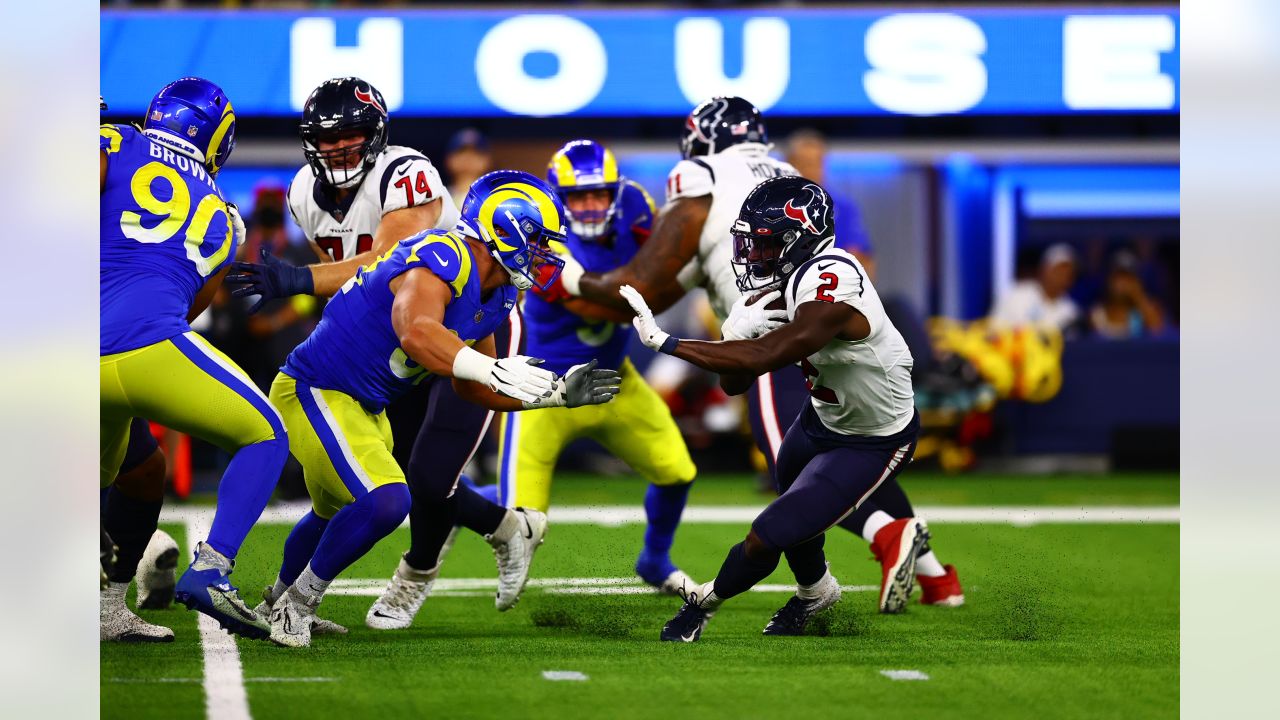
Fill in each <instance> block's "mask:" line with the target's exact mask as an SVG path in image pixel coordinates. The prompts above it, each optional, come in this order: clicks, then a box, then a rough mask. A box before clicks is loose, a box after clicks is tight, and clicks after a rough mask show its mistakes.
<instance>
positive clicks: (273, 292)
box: [226, 247, 316, 313]
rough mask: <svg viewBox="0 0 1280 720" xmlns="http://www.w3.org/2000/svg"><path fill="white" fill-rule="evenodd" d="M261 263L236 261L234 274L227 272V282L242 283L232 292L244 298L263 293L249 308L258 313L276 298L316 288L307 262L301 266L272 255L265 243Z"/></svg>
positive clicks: (307, 292)
mask: <svg viewBox="0 0 1280 720" xmlns="http://www.w3.org/2000/svg"><path fill="white" fill-rule="evenodd" d="M261 256H262V264H261V265H259V264H258V263H247V262H237V263H235V264H234V265H233V266H232V267H233V269H234V270H235V271H236V272H235V274H233V275H228V276H227V279H226V282H227V283H229V284H231V285H240V286H241V287H238V288H236V289H235V290H233V291H232V292H231V294H232V295H234V296H236V297H238V298H242V297H248V296H250V295H261V296H262V297H260V298H258V302H256V303H254V304H253V307H251V308H249V312H250V313H256V312H258V310H259V309H260V308H261V307H262V305H263V303H265V302H267V301H268V300H275V299H276V298H283V297H289V296H291V295H311V294H313V293H314V292H315V289H316V286H315V282H314V281H313V280H312V278H311V270H310V269H308V268H307V267H306V266H305V265H304V266H302V267H298V266H296V265H290V264H289V263H287V262H285V261H284V260H281V259H280V258H278V257H276V256H274V255H272V254H271V253H270V252H268V251H267V249H266V248H265V247H264V248H262V250H261Z"/></svg>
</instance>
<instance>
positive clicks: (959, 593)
mask: <svg viewBox="0 0 1280 720" xmlns="http://www.w3.org/2000/svg"><path fill="white" fill-rule="evenodd" d="M943 569H944V570H946V571H947V574H946V575H943V576H941V577H925V576H924V575H920V576H918V577H917V578H916V579H917V580H919V581H920V591H921V595H920V604H921V605H934V606H937V607H960V606H961V605H963V604H964V590H963V589H962V588H961V587H960V576H959V575H956V566H955V565H944V566H943Z"/></svg>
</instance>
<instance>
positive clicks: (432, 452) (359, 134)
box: [227, 77, 545, 632]
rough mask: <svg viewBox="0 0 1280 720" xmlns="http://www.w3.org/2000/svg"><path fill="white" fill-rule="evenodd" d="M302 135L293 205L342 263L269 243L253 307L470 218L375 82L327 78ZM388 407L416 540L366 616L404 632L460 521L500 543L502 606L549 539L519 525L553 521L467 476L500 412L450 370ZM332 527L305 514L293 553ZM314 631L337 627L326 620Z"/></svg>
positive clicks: (281, 584) (254, 266)
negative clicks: (394, 127) (400, 134)
mask: <svg viewBox="0 0 1280 720" xmlns="http://www.w3.org/2000/svg"><path fill="white" fill-rule="evenodd" d="M300 135H301V136H302V146H303V154H304V155H305V156H306V158H307V165H306V166H305V167H303V168H301V169H300V170H299V171H298V174H297V175H296V176H295V177H294V179H293V182H292V183H291V184H290V186H289V209H290V211H291V212H292V213H293V217H294V219H295V220H296V221H297V223H298V225H299V226H300V227H301V228H302V231H303V232H304V233H305V234H306V236H307V239H308V240H310V241H311V242H312V243H314V244H315V245H316V247H317V248H319V249H320V250H321V251H323V253H325V254H326V255H327V256H328V259H329V260H331V261H332V262H324V263H319V264H315V265H307V266H303V267H295V266H292V265H290V264H288V263H286V262H284V261H283V260H280V259H278V258H275V257H273V256H271V255H269V254H267V253H266V251H265V250H264V251H263V255H262V262H261V263H260V264H259V263H236V266H235V267H236V271H237V274H233V275H230V276H229V277H228V278H227V282H228V283H230V284H233V285H241V286H242V287H240V288H239V289H237V290H236V291H235V292H234V294H235V295H236V296H238V297H246V296H250V295H258V296H260V299H259V300H258V302H257V303H256V304H255V305H254V306H253V308H252V310H254V311H256V310H257V309H258V308H259V307H261V305H262V304H263V303H264V302H266V301H267V300H270V299H273V298H278V297H287V296H289V295H297V294H314V295H320V296H331V295H333V294H335V293H337V292H338V290H339V289H340V288H341V287H342V285H343V284H344V283H346V282H347V281H348V280H350V279H351V278H352V277H353V276H354V275H355V272H356V270H357V269H358V268H359V267H360V266H362V265H366V264H368V263H370V262H373V261H374V260H375V259H376V258H377V257H379V256H381V255H382V254H383V253H385V252H386V251H388V250H390V249H391V248H393V247H394V246H395V244H396V243H397V242H399V241H400V240H402V239H404V238H406V237H409V236H411V235H414V234H416V233H418V232H421V231H423V230H427V229H431V228H437V229H443V230H452V229H453V228H454V226H455V225H456V224H457V223H458V220H459V218H460V214H459V211H458V208H457V206H456V205H455V203H454V201H453V198H452V197H451V196H450V194H449V191H448V190H447V189H446V188H445V187H444V184H443V183H442V182H441V180H440V175H439V173H438V172H436V169H435V167H433V166H432V164H431V162H430V161H429V160H428V159H427V158H426V157H424V156H423V155H422V154H421V153H419V152H418V151H416V150H413V149H412V148H408V147H403V146H398V145H388V144H387V110H386V103H385V102H384V101H383V99H382V94H381V93H379V92H378V90H377V89H376V88H374V87H373V85H371V84H369V83H368V82H365V81H364V80H361V79H360V78H354V77H346V78H335V79H333V80H328V81H325V82H324V83H322V84H321V85H320V86H319V87H317V88H316V89H315V90H314V91H313V92H312V93H311V96H310V97H309V98H308V99H307V102H306V104H305V105H304V106H303V110H302V125H301V128H300ZM511 318H512V319H511V321H510V323H508V324H504V325H503V326H502V327H501V328H500V329H499V331H498V332H495V333H494V336H495V340H496V341H497V343H496V344H497V350H498V355H499V357H506V356H507V355H510V354H513V353H514V351H513V349H512V347H513V342H512V341H513V340H514V342H515V343H518V342H519V339H518V338H519V317H518V315H517V313H512V314H511ZM387 415H388V418H389V419H390V421H391V427H392V433H393V436H394V447H395V452H394V455H395V458H396V461H397V462H398V463H399V464H400V466H401V467H402V468H403V469H404V471H405V475H406V477H407V480H408V483H409V487H410V490H411V492H412V494H413V498H414V502H413V508H412V510H411V512H410V515H409V518H410V523H409V527H410V531H411V532H410V534H411V538H412V540H411V547H410V549H409V551H408V552H407V553H405V556H404V559H403V560H402V561H401V563H400V566H399V568H398V569H397V570H396V573H395V575H394V576H393V577H392V579H391V581H390V582H389V584H388V586H387V590H386V592H384V593H383V596H382V597H381V598H379V600H378V601H377V602H375V603H374V604H373V606H372V607H371V608H370V610H369V613H368V616H367V617H366V618H365V621H366V624H368V625H369V626H370V627H373V628H375V629H396V628H404V627H408V626H409V625H410V624H411V623H412V622H413V618H414V616H415V615H416V613H417V611H418V609H419V608H420V607H421V605H422V603H423V601H424V600H425V599H426V597H427V594H428V593H429V592H430V589H431V585H432V583H433V582H434V581H435V577H436V574H437V573H438V572H439V564H440V560H441V558H442V555H443V551H444V549H445V547H444V546H445V545H446V544H447V541H448V538H449V537H451V532H452V530H453V528H454V527H455V523H458V524H461V525H463V526H465V527H467V528H469V529H471V530H473V531H475V532H477V533H479V534H480V535H483V536H484V537H485V539H486V540H487V541H488V542H489V543H490V544H491V545H492V546H493V547H494V551H495V555H496V556H497V560H498V570H499V577H500V583H499V584H500V587H499V592H498V599H497V606H498V608H499V609H500V610H506V609H508V608H510V607H511V606H512V605H514V604H515V602H516V600H517V599H518V596H519V592H520V589H521V588H523V587H524V581H525V579H526V578H527V577H528V572H529V563H530V562H531V560H532V555H533V551H534V549H535V548H536V547H537V546H538V544H539V543H540V542H541V531H540V530H539V531H537V532H535V533H534V535H535V536H536V537H532V538H526V537H525V536H524V535H523V534H522V533H520V532H518V531H517V529H518V528H519V527H520V526H521V525H522V523H527V524H528V525H529V526H530V527H533V528H542V527H545V522H542V521H541V516H542V513H539V512H538V511H536V510H530V511H525V510H523V509H519V508H516V509H513V510H510V511H509V510H507V509H506V508H504V507H502V506H500V505H497V504H495V503H492V502H489V501H488V500H486V499H484V498H483V497H481V496H480V495H479V494H478V493H476V492H475V491H474V490H472V489H471V488H470V486H468V485H466V484H465V483H460V482H459V480H460V477H461V475H462V470H463V468H464V467H465V466H466V464H467V462H469V461H470V459H471V456H472V455H473V454H474V453H475V450H476V448H477V447H479V444H480V440H481V439H482V438H483V436H484V433H485V431H486V430H487V428H488V426H489V423H490V422H491V420H492V418H493V412H492V411H490V410H487V409H485V408H482V407H480V406H478V405H474V404H472V403H468V402H466V401H464V400H462V399H461V398H460V397H458V395H457V394H456V393H455V392H454V391H453V387H452V385H451V384H450V383H449V382H448V379H447V378H445V379H444V382H440V381H439V379H438V378H433V379H431V380H429V381H427V382H423V383H421V384H420V385H419V386H417V388H415V389H414V391H413V392H410V393H409V394H408V395H406V396H405V397H403V398H401V399H400V400H398V401H397V402H395V403H392V404H391V406H389V407H388V409H387ZM455 488H456V491H455ZM326 523H327V521H326V520H325V519H323V518H320V517H318V516H314V514H313V515H312V516H309V517H308V518H305V519H304V521H303V522H301V523H299V524H298V526H297V527H295V529H294V532H293V533H292V534H291V535H290V537H289V542H288V543H286V546H285V552H286V553H290V552H294V551H296V552H297V553H298V554H299V555H308V554H309V553H311V552H313V551H314V550H315V544H316V543H318V542H319V539H320V536H321V534H322V533H323V531H324V527H325V525H326ZM308 556H309V555H308ZM295 579H296V578H287V577H281V578H279V579H278V580H277V582H276V584H275V585H274V586H273V587H272V588H268V589H267V591H266V592H265V593H264V594H265V601H264V603H263V604H262V605H261V606H259V609H260V610H261V611H262V612H264V613H268V612H270V607H271V604H272V602H273V601H274V600H275V598H276V597H277V596H278V595H279V594H280V592H281V591H282V589H283V588H286V587H288V586H289V585H290V584H292V582H293V581H294V580H295ZM321 623H323V621H321ZM315 630H316V631H317V632H323V631H326V630H337V629H336V628H330V627H328V626H327V625H322V624H317V626H316V627H315Z"/></svg>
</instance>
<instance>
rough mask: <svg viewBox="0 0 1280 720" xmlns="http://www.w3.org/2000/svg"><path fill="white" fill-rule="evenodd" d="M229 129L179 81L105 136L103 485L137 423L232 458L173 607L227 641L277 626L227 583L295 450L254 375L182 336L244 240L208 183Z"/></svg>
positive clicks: (228, 112)
mask: <svg viewBox="0 0 1280 720" xmlns="http://www.w3.org/2000/svg"><path fill="white" fill-rule="evenodd" d="M235 122H236V117H235V112H234V111H233V110H232V108H231V102H230V101H229V100H228V99H227V96H226V94H224V93H223V92H222V90H221V89H220V88H219V87H218V86H217V85H214V84H213V83H211V82H209V81H208V80H202V79H200V78H183V79H181V80H177V81H175V82H173V83H170V84H169V85H168V86H166V87H165V88H164V89H163V90H161V91H160V93H159V94H157V95H156V96H155V98H154V99H153V100H152V101H151V105H150V107H148V108H147V116H146V119H145V121H144V122H143V126H142V130H141V131H138V130H136V129H135V128H133V127H131V126H128V125H103V126H102V127H101V128H100V130H99V148H100V166H101V173H100V183H101V192H102V209H101V217H102V224H101V229H100V233H101V234H100V243H101V261H100V262H101V266H100V270H99V277H100V281H101V291H100V293H101V294H100V302H101V314H102V324H101V339H100V345H101V347H100V355H101V357H100V359H99V367H100V383H101V390H100V393H101V433H102V436H101V471H102V482H103V484H104V485H105V484H107V483H110V482H112V481H113V480H114V479H115V477H116V474H117V472H118V471H119V469H120V464H121V461H122V460H123V458H124V455H125V449H126V446H127V445H128V441H129V434H130V425H131V423H132V418H135V417H136V418H146V419H148V420H154V421H156V422H159V423H162V424H163V425H165V426H167V427H170V428H173V429H175V430H178V431H181V432H184V433H188V434H190V435H194V436H196V437H198V438H201V439H203V440H207V441H209V442H211V443H213V444H215V445H217V446H218V447H220V448H222V449H223V450H226V451H227V452H229V453H232V454H233V456H234V457H233V458H232V460H231V463H230V464H229V465H228V466H227V469H226V472H225V473H224V474H223V476H222V482H221V484H220V485H219V487H218V506H217V513H216V514H215V515H214V519H213V524H212V526H211V527H210V529H209V536H208V539H207V540H205V541H204V542H202V543H200V544H199V545H198V549H197V551H196V557H195V561H194V562H192V563H191V566H190V567H189V568H188V569H187V571H186V572H185V573H183V575H182V577H181V578H180V579H179V580H178V583H177V587H176V592H175V597H176V598H177V599H178V601H179V602H182V603H183V604H185V605H187V607H190V608H192V609H195V610H198V611H200V612H202V613H204V614H206V615H209V616H210V617H213V618H214V619H216V620H217V621H218V622H219V623H220V624H221V625H222V626H223V627H225V628H227V629H228V630H230V631H232V632H235V633H238V634H241V635H245V636H247V637H256V638H264V637H266V636H267V634H268V632H269V629H270V628H269V626H268V625H267V623H266V622H265V621H264V620H263V619H261V618H259V617H258V616H257V615H255V614H254V613H253V611H252V610H250V609H249V608H248V607H247V606H246V605H245V603H244V602H243V601H241V599H240V596H239V593H238V592H237V590H236V588H235V587H234V586H232V585H231V581H230V578H229V575H230V574H231V568H232V565H233V562H234V560H235V557H236V554H237V553H238V552H239V550H240V545H241V543H243V542H244V539H245V536H246V535H247V534H248V533H249V528H251V527H252V526H253V524H254V523H255V522H257V520H258V516H259V515H261V514H262V510H263V508H265V507H266V505H267V501H268V500H269V499H270V498H271V493H272V491H274V490H275V486H276V481H277V480H278V479H279V477H280V470H281V469H282V468H283V467H284V461H285V458H286V457H288V453H289V439H288V436H287V434H286V433H285V427H284V422H283V420H282V419H281V417H280V414H279V413H277V412H276V410H275V408H273V407H272V406H271V403H270V402H268V400H267V398H266V397H265V396H264V395H263V394H262V392H261V391H259V390H258V388H257V387H256V386H254V384H253V383H252V382H251V381H250V380H249V378H248V376H246V375H245V374H244V372H243V371H242V370H241V369H240V368H239V367H237V366H236V364H235V363H234V362H232V361H231V360H230V359H229V358H228V357H227V356H226V355H223V354H222V353H221V352H219V351H218V350H216V349H215V348H214V347H213V346H212V345H210V344H209V343H208V342H206V341H205V339H204V338H202V337H200V336H199V335H198V334H196V333H195V332H193V331H192V330H191V326H190V325H189V324H188V323H189V320H190V319H191V318H194V317H195V316H196V315H199V314H200V313H201V312H202V311H203V310H204V308H205V307H207V306H208V304H209V301H210V299H212V297H213V294H214V292H216V290H217V288H218V285H219V284H221V282H222V278H223V276H224V275H225V274H226V272H227V268H228V267H229V263H230V261H231V259H232V258H233V257H234V256H235V249H236V246H237V245H238V244H239V242H241V241H242V240H243V238H244V223H242V222H240V217H239V214H238V213H237V212H236V210H235V208H234V206H231V205H228V204H227V202H226V201H225V200H224V199H223V197H222V191H221V190H220V189H219V188H218V186H217V183H216V182H215V181H214V177H215V176H216V175H217V173H218V170H219V169H221V167H222V166H223V164H224V163H226V161H227V158H228V157H229V156H230V155H231V150H232V148H233V147H234V146H235ZM157 511H158V508H157ZM146 536H147V535H146V534H144V535H143V536H142V537H146ZM119 603H120V608H123V603H124V597H123V593H121V595H120V597H119ZM126 612H127V611H126Z"/></svg>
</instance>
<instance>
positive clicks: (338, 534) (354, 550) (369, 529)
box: [294, 483, 412, 585]
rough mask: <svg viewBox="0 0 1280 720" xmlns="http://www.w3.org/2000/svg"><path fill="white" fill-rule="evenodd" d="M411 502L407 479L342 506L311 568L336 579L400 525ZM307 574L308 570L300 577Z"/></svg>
mask: <svg viewBox="0 0 1280 720" xmlns="http://www.w3.org/2000/svg"><path fill="white" fill-rule="evenodd" d="M411 502H412V501H411V500H410V498H409V488H408V487H407V486H406V485H405V484H404V483H390V484H388V485H381V486H379V487H376V488H374V489H373V490H370V491H369V492H368V493H367V494H365V495H363V496H361V497H360V498H358V499H357V500H356V501H355V502H353V503H351V504H350V505H348V506H346V507H344V508H342V509H341V510H339V511H338V512H337V514H335V515H334V516H333V519H332V520H330V521H329V527H327V528H325V531H324V535H323V536H322V537H321V538H320V543H319V545H317V547H316V552H315V555H314V556H312V558H311V563H310V564H309V565H308V566H307V567H308V569H309V570H311V571H313V574H314V575H315V576H316V577H318V578H320V579H321V580H332V579H334V578H335V577H337V576H338V573H340V572H342V571H343V570H345V569H346V568H347V567H348V566H350V565H351V563H353V562H355V561H356V560H358V559H360V558H361V557H363V556H364V554H365V553H367V552H369V550H370V549H371V548H372V547H373V546H374V545H375V544H377V542H378V541H379V540H381V539H382V538H384V537H386V536H387V535H390V534H391V531H392V530H395V529H396V528H397V527H399V526H400V523H401V522H403V521H404V518H405V516H406V515H408V514H409V505H410V503H411ZM305 574H306V571H305V570H304V571H303V575H300V576H299V577H300V578H301V577H303V576H304V575H305ZM294 585H297V582H295V583H294Z"/></svg>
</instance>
